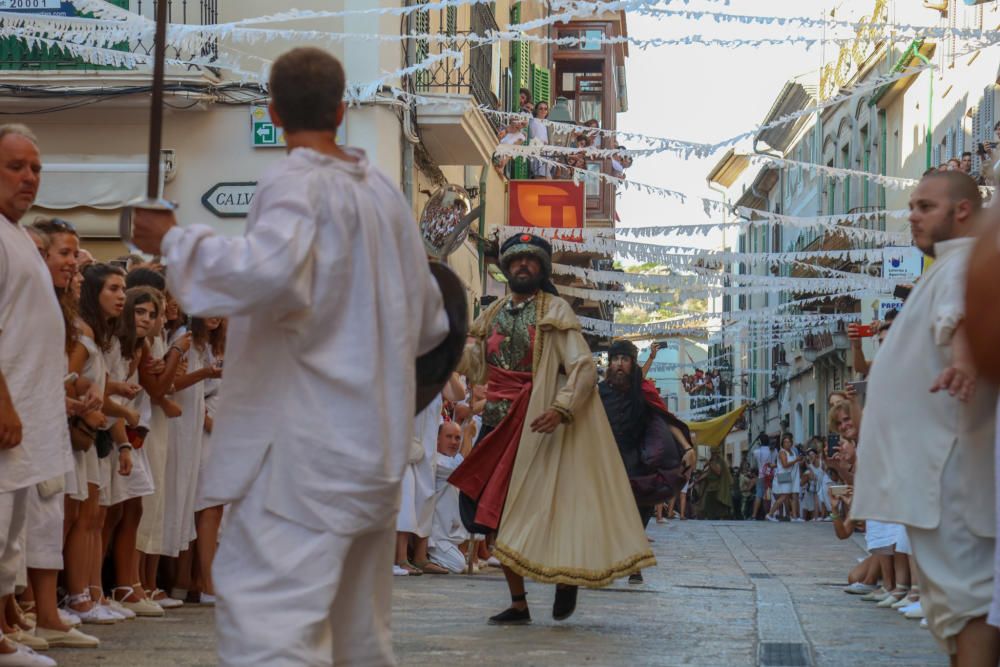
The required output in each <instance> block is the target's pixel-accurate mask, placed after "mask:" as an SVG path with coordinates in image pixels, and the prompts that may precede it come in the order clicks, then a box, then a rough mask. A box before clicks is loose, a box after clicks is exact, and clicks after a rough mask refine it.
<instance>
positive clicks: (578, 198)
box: [507, 180, 586, 229]
mask: <svg viewBox="0 0 1000 667" xmlns="http://www.w3.org/2000/svg"><path fill="white" fill-rule="evenodd" d="M508 193H509V201H508V205H507V210H508V214H507V224H509V225H513V226H515V227H555V228H562V229H580V228H582V227H583V222H584V213H585V211H586V204H585V200H584V192H583V185H581V184H577V183H574V182H573V181H546V180H528V181H511V182H510V189H509V191H508Z"/></svg>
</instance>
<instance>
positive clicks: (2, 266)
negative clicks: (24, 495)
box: [0, 215, 73, 493]
mask: <svg viewBox="0 0 1000 667" xmlns="http://www.w3.org/2000/svg"><path fill="white" fill-rule="evenodd" d="M65 333H66V329H65V328H64V326H63V318H62V314H61V313H60V311H59V303H58V302H57V301H56V295H55V291H54V290H53V289H52V278H51V277H50V276H49V270H48V269H47V268H46V267H45V262H44V261H43V260H42V258H41V257H40V256H39V254H38V250H37V249H36V248H35V244H34V243H33V242H32V241H31V239H30V238H29V237H28V234H27V233H26V232H25V231H24V229H22V228H21V227H19V226H17V225H15V224H13V223H11V222H10V221H9V220H7V218H5V217H3V215H0V370H2V371H3V375H4V378H5V379H6V381H7V389H8V390H9V391H10V394H11V400H12V401H13V403H14V409H15V410H16V411H17V414H18V416H19V418H20V419H21V437H22V439H21V444H20V445H18V446H17V447H13V448H11V449H6V450H3V451H0V493H6V492H8V491H16V490H17V489H23V488H25V487H28V486H31V485H32V484H37V483H38V482H44V481H46V480H49V479H53V478H56V477H59V476H61V475H63V474H64V473H66V472H68V471H69V470H71V469H72V468H73V455H72V451H71V449H70V444H69V430H68V429H67V428H66V401H65V391H64V390H63V385H62V381H63V378H64V377H65V375H66V370H67V365H66V355H65V353H64V335H65Z"/></svg>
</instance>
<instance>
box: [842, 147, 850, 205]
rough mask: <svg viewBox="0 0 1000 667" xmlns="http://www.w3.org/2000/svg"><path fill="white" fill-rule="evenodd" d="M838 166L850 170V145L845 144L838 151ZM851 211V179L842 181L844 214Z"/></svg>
mask: <svg viewBox="0 0 1000 667" xmlns="http://www.w3.org/2000/svg"><path fill="white" fill-rule="evenodd" d="M840 166H841V167H842V168H844V169H850V168H851V145H850V144H847V145H845V146H844V147H843V148H841V149H840ZM850 210H851V177H850V176H848V177H847V178H845V179H844V211H843V212H844V213H847V212H848V211H850Z"/></svg>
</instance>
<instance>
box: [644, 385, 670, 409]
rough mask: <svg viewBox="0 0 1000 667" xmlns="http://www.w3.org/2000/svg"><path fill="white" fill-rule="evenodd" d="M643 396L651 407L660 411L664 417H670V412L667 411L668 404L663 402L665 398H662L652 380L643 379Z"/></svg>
mask: <svg viewBox="0 0 1000 667" xmlns="http://www.w3.org/2000/svg"><path fill="white" fill-rule="evenodd" d="M642 396H643V398H645V399H646V402H647V403H649V407H651V408H653V409H655V410H659V411H660V412H662V413H663V414H664V415H668V416H669V415H670V410H668V409H667V404H666V403H664V402H663V398H662V397H661V396H660V392H658V391H657V390H656V385H655V384H653V381H652V380H646V379H643V381H642Z"/></svg>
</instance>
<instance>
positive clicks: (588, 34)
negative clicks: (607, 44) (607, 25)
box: [559, 27, 604, 51]
mask: <svg viewBox="0 0 1000 667" xmlns="http://www.w3.org/2000/svg"><path fill="white" fill-rule="evenodd" d="M559 37H560V38H562V37H574V38H576V39H579V40H580V41H579V42H575V43H573V44H560V45H559V48H560V49H562V50H564V51H600V50H602V48H603V44H602V42H601V40H602V39H604V30H603V29H601V28H596V27H595V28H578V29H573V28H568V29H564V30H560V31H559Z"/></svg>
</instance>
